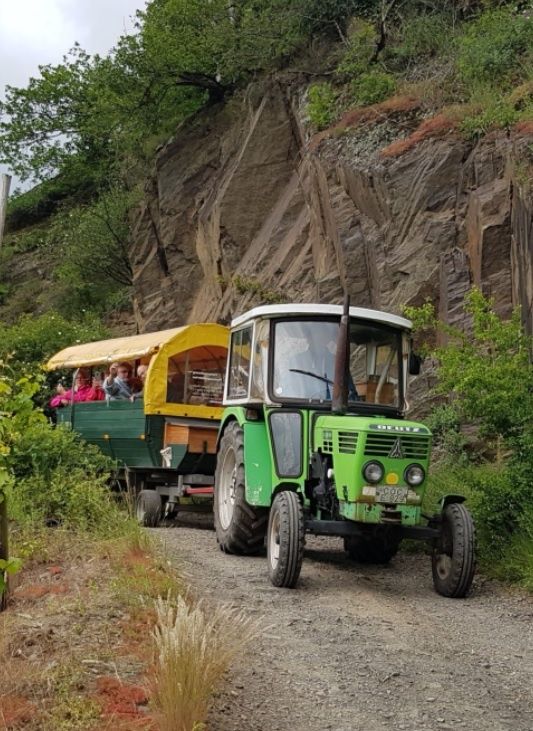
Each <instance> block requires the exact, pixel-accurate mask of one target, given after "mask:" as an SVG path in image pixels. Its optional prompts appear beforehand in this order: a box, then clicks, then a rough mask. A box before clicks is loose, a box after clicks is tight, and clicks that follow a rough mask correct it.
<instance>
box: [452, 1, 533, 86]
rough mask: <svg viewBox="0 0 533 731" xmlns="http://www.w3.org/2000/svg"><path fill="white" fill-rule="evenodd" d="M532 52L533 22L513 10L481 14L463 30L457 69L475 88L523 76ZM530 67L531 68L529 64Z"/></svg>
mask: <svg viewBox="0 0 533 731" xmlns="http://www.w3.org/2000/svg"><path fill="white" fill-rule="evenodd" d="M532 48H533V18H532V17H531V16H530V15H529V14H516V13H514V12H513V10H512V9H499V10H494V11H489V12H485V13H482V14H481V15H480V16H479V17H478V18H477V19H476V20H474V21H472V22H470V23H468V24H466V25H465V26H464V32H463V34H462V35H461V36H460V38H459V40H458V57H457V68H458V71H459V75H460V77H461V79H462V80H463V81H464V82H465V83H467V84H469V85H472V84H473V83H476V82H481V83H493V82H496V81H502V80H504V79H506V78H507V79H510V78H511V77H515V76H520V75H521V74H522V73H523V70H524V69H527V68H528V55H529V57H530V58H529V60H530V61H531V51H532ZM529 65H530V64H529Z"/></svg>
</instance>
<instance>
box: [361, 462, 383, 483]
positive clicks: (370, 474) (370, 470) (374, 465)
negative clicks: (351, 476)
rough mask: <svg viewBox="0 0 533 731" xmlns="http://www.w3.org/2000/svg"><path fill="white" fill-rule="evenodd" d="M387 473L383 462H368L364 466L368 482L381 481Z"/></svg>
mask: <svg viewBox="0 0 533 731" xmlns="http://www.w3.org/2000/svg"><path fill="white" fill-rule="evenodd" d="M384 474H385V469H384V467H383V465H382V464H381V462H367V463H366V464H365V466H364V467H363V477H364V478H365V480H367V482H380V481H381V480H382V479H383V475H384Z"/></svg>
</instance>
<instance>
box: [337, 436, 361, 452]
mask: <svg viewBox="0 0 533 731" xmlns="http://www.w3.org/2000/svg"><path fill="white" fill-rule="evenodd" d="M357 437H358V433H357V432H356V431H340V432H339V452H343V453H344V454H355V450H356V449H357Z"/></svg>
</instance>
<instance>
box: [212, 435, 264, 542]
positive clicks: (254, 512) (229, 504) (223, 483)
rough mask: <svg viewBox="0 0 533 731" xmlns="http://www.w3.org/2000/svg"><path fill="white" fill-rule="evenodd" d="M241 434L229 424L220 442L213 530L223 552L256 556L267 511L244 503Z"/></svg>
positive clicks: (262, 536)
mask: <svg viewBox="0 0 533 731" xmlns="http://www.w3.org/2000/svg"><path fill="white" fill-rule="evenodd" d="M244 475H245V473H244V431H243V429H242V427H240V426H239V424H238V422H236V421H232V422H231V423H230V424H228V426H227V427H226V429H225V430H224V434H223V436H222V439H221V441H220V449H219V452H218V457H217V468H216V472H215V497H214V512H215V530H216V535H217V541H218V543H219V545H220V548H221V549H222V550H223V551H224V552H225V553H236V554H241V555H243V554H253V553H259V552H260V551H261V550H262V549H263V546H264V542H265V532H266V526H267V521H268V510H267V509H266V508H257V507H254V506H252V505H249V504H248V503H247V502H246V489H245V477H244Z"/></svg>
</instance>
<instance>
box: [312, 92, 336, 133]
mask: <svg viewBox="0 0 533 731" xmlns="http://www.w3.org/2000/svg"><path fill="white" fill-rule="evenodd" d="M336 102H337V96H336V94H335V91H334V89H333V87H332V86H331V84H313V85H312V86H310V87H309V92H308V103H307V113H308V115H309V119H310V120H311V123H312V124H313V125H314V126H315V127H316V128H317V129H319V130H320V129H325V128H326V127H329V125H330V124H331V123H332V122H333V121H334V120H335V116H336V108H337V104H336Z"/></svg>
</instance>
